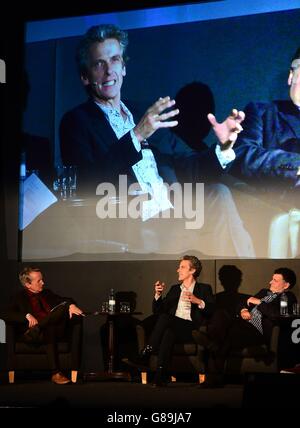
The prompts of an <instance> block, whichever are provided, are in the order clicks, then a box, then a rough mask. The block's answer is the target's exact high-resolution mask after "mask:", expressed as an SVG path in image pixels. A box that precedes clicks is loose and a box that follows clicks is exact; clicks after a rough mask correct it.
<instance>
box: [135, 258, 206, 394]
mask: <svg viewBox="0 0 300 428" xmlns="http://www.w3.org/2000/svg"><path fill="white" fill-rule="evenodd" d="M201 270H202V264H201V262H200V260H199V259H198V258H197V257H195V256H190V255H185V256H183V258H182V260H181V261H180V263H179V267H178V269H177V273H178V280H179V281H180V282H179V283H178V284H176V285H173V286H172V287H171V288H170V290H169V291H168V293H167V294H166V296H165V297H163V291H164V290H165V284H164V283H163V282H161V281H157V282H156V283H155V286H154V289H155V295H154V299H153V312H154V313H156V314H158V320H157V322H156V324H155V327H154V329H153V332H152V334H151V336H150V339H149V342H148V344H147V346H146V347H145V348H144V349H143V350H142V353H141V357H142V358H144V360H145V359H146V358H147V357H148V356H150V355H151V354H152V353H153V352H155V353H157V354H158V359H157V371H156V375H155V378H154V383H153V385H154V386H161V385H163V384H165V383H166V380H167V377H166V373H167V370H168V366H169V364H170V361H171V358H172V349H173V345H174V344H175V343H186V342H189V341H190V342H193V336H192V331H193V330H194V329H198V328H199V327H200V326H201V325H202V324H203V323H205V322H206V320H207V319H208V318H209V317H210V315H211V314H212V312H213V309H214V296H213V293H212V288H211V286H210V285H209V284H203V283H200V282H197V278H198V276H199V275H200V272H201Z"/></svg>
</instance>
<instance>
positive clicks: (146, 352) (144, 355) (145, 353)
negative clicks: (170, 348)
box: [140, 345, 153, 359]
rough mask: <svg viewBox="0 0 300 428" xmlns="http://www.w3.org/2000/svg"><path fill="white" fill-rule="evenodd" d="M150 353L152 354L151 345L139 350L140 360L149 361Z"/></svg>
mask: <svg viewBox="0 0 300 428" xmlns="http://www.w3.org/2000/svg"><path fill="white" fill-rule="evenodd" d="M152 352H153V348H152V346H151V345H146V346H145V348H143V349H142V350H141V352H140V358H142V359H146V358H148V359H149V357H150V355H151V354H152Z"/></svg>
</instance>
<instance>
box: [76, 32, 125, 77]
mask: <svg viewBox="0 0 300 428" xmlns="http://www.w3.org/2000/svg"><path fill="white" fill-rule="evenodd" d="M106 39H116V40H118V42H119V43H120V46H121V48H122V54H123V61H124V62H126V61H127V60H128V57H127V56H126V55H125V52H126V49H127V46H128V34H127V32H126V31H123V30H121V29H120V28H119V27H117V26H116V25H112V24H103V25H94V26H93V27H90V28H89V29H88V31H87V32H86V33H85V35H84V36H83V37H82V39H81V40H80V42H79V44H78V47H77V51H76V61H77V66H78V70H79V73H80V74H85V73H86V72H87V69H88V56H89V49H90V47H91V46H92V45H93V44H94V43H97V42H98V43H103V42H104V41H105V40H106Z"/></svg>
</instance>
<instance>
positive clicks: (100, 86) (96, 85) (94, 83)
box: [92, 82, 102, 89]
mask: <svg viewBox="0 0 300 428" xmlns="http://www.w3.org/2000/svg"><path fill="white" fill-rule="evenodd" d="M92 86H95V87H98V88H99V89H101V88H102V84H101V83H98V82H93V83H92Z"/></svg>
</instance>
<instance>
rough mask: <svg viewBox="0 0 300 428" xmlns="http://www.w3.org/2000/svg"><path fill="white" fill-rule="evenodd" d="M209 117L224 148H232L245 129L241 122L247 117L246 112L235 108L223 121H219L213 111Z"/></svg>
mask: <svg viewBox="0 0 300 428" xmlns="http://www.w3.org/2000/svg"><path fill="white" fill-rule="evenodd" d="M207 118H208V120H209V122H210V123H211V125H212V127H213V130H214V132H215V134H216V137H217V138H218V140H219V142H220V145H221V148H222V150H226V149H229V148H232V147H233V145H234V143H235V141H236V139H237V137H238V134H239V133H240V132H241V131H242V130H243V128H242V126H241V122H243V120H244V119H245V113H244V112H243V111H238V110H236V109H233V110H232V111H231V114H230V115H229V116H228V117H227V118H226V119H225V120H224V122H222V123H219V122H217V120H216V118H215V116H214V115H213V114H212V113H209V114H208V115H207Z"/></svg>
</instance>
